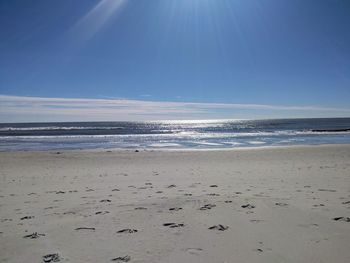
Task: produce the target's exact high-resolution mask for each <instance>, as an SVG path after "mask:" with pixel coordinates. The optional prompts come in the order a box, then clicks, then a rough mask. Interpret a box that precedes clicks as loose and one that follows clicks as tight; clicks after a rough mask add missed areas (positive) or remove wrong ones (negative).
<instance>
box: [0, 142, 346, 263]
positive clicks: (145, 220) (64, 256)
mask: <svg viewBox="0 0 350 263" xmlns="http://www.w3.org/2000/svg"><path fill="white" fill-rule="evenodd" d="M0 175H1V181H0V214H1V216H0V262H18V263H23V262H74V263H80V262H84V263H85V262H152V263H157V262H159V263H161V262H174V263H175V262H201V263H206V262H208V263H209V262H210V263H216V262H220V263H223V262H227V263H230V262H241V263H244V262H246V263H252V262H266V263H267V262H268V263H272V262H276V263H277V262H278V263H281V262H309V263H310V262H317V263H320V262H327V263H328V262H337V263H346V262H350V250H349V244H350V222H349V221H350V145H318V146H288V147H284V146H280V147H259V148H254V147H253V148H244V149H235V150H174V151H171V150H139V151H135V150H113V149H111V150H72V151H28V152H24V151H19V152H0ZM45 256H46V257H45ZM55 260H57V261H55Z"/></svg>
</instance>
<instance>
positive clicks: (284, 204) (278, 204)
mask: <svg viewBox="0 0 350 263" xmlns="http://www.w3.org/2000/svg"><path fill="white" fill-rule="evenodd" d="M275 205H277V206H288V204H287V203H275Z"/></svg>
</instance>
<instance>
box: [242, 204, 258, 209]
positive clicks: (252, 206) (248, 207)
mask: <svg viewBox="0 0 350 263" xmlns="http://www.w3.org/2000/svg"><path fill="white" fill-rule="evenodd" d="M241 207H242V208H247V209H253V208H255V206H254V205H251V204H246V205H242V206H241Z"/></svg>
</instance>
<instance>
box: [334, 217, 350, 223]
mask: <svg viewBox="0 0 350 263" xmlns="http://www.w3.org/2000/svg"><path fill="white" fill-rule="evenodd" d="M333 220H335V221H343V222H350V217H344V216H340V217H335V218H333Z"/></svg>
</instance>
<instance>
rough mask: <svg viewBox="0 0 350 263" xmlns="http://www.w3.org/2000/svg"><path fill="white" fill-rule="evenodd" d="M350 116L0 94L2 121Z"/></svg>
mask: <svg viewBox="0 0 350 263" xmlns="http://www.w3.org/2000/svg"><path fill="white" fill-rule="evenodd" d="M318 117H325V118H326V117H350V108H331V107H321V106H283V105H264V104H233V103H232V104H231V103H194V102H167V101H148V100H133V99H86V98H45V97H24V96H9V95H0V122H2V123H5V122H58V121H145V120H189V119H266V118H318Z"/></svg>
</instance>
